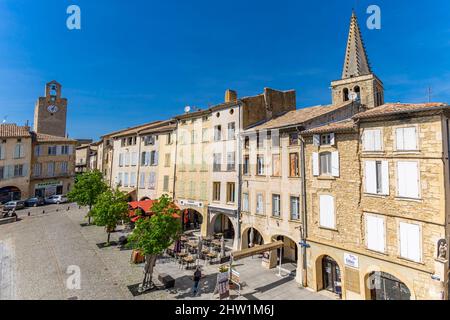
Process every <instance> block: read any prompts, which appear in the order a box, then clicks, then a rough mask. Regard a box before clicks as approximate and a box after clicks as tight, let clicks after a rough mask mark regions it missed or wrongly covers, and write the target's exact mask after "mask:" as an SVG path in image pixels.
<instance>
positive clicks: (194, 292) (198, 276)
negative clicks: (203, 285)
mask: <svg viewBox="0 0 450 320" xmlns="http://www.w3.org/2000/svg"><path fill="white" fill-rule="evenodd" d="M201 278H202V271H201V269H200V267H199V266H197V267H196V268H195V272H194V286H193V287H192V295H193V296H194V297H195V296H196V295H198V294H199V292H200V290H199V285H200V279H201Z"/></svg>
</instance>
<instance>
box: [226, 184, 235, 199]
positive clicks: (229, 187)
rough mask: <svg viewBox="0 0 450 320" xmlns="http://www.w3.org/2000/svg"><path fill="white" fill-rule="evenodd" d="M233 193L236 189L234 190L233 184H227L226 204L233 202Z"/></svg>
mask: <svg viewBox="0 0 450 320" xmlns="http://www.w3.org/2000/svg"><path fill="white" fill-rule="evenodd" d="M235 193H236V188H235V185H234V182H228V183H227V202H228V203H234V202H235Z"/></svg>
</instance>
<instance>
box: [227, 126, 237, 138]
mask: <svg viewBox="0 0 450 320" xmlns="http://www.w3.org/2000/svg"><path fill="white" fill-rule="evenodd" d="M235 133H236V123H234V122H230V123H229V124H228V140H234V139H235V138H236V137H235Z"/></svg>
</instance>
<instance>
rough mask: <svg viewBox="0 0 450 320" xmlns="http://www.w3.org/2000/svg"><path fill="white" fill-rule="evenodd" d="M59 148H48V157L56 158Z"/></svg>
mask: <svg viewBox="0 0 450 320" xmlns="http://www.w3.org/2000/svg"><path fill="white" fill-rule="evenodd" d="M57 149H58V148H57V147H56V146H49V147H48V155H49V156H56V154H57Z"/></svg>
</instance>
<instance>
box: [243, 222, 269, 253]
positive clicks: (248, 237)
mask: <svg viewBox="0 0 450 320" xmlns="http://www.w3.org/2000/svg"><path fill="white" fill-rule="evenodd" d="M252 229H253V235H252ZM252 238H253V239H252ZM241 239H242V244H241V249H242V250H243V249H247V248H249V247H253V246H255V245H263V244H264V243H265V242H264V237H263V236H262V233H261V232H259V230H258V229H256V228H253V227H249V228H247V229H245V230H244V231H243V232H242V238H241Z"/></svg>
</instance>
